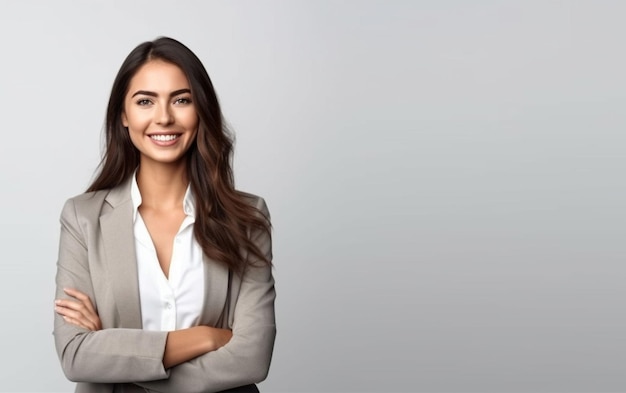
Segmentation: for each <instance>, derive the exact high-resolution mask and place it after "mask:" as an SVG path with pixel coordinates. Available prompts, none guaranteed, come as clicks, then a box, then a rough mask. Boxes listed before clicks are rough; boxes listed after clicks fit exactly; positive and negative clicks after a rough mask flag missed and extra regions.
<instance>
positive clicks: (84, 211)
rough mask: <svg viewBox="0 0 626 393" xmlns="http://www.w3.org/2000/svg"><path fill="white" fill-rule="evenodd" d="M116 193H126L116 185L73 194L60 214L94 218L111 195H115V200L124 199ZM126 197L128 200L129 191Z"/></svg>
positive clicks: (103, 207) (107, 202) (108, 202)
mask: <svg viewBox="0 0 626 393" xmlns="http://www.w3.org/2000/svg"><path fill="white" fill-rule="evenodd" d="M118 194H126V192H124V189H123V188H122V189H120V186H118V187H114V188H107V189H102V190H97V191H89V192H84V193H82V194H78V195H75V196H73V197H71V198H69V199H67V200H66V201H65V205H64V207H63V213H62V214H63V215H65V214H67V213H72V214H75V215H76V216H79V217H80V216H82V217H91V218H94V219H95V218H97V217H99V216H100V214H101V213H102V211H103V209H105V210H106V209H107V208H106V206H107V205H108V204H110V201H111V199H113V198H112V196H116V198H114V199H115V200H116V201H117V200H119V199H126V198H124V197H123V196H121V195H118ZM127 199H129V200H130V193H128V196H127Z"/></svg>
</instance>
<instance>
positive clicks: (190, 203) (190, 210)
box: [130, 171, 196, 222]
mask: <svg viewBox="0 0 626 393" xmlns="http://www.w3.org/2000/svg"><path fill="white" fill-rule="evenodd" d="M130 198H131V200H132V201H133V222H135V221H136V220H137V213H138V212H139V206H141V202H142V199H141V193H140V192H139V186H138V185H137V171H135V173H133V180H132V181H131V184H130ZM183 211H184V212H185V214H186V215H187V216H189V217H191V218H194V219H195V218H196V201H195V199H194V197H193V193H192V192H191V185H188V186H187V191H185V197H184V199H183Z"/></svg>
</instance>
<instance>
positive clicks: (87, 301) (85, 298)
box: [63, 288, 96, 314]
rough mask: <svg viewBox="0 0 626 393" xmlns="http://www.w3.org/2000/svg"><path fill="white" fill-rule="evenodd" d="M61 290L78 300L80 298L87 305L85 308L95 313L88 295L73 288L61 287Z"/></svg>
mask: <svg viewBox="0 0 626 393" xmlns="http://www.w3.org/2000/svg"><path fill="white" fill-rule="evenodd" d="M63 291H64V292H65V293H67V294H68V295H70V296H71V297H73V298H76V299H78V300H80V302H81V303H82V304H83V305H84V306H85V307H87V309H88V310H89V311H90V312H91V313H93V314H96V310H95V308H94V307H93V304H91V299H89V296H87V295H85V294H84V293H82V292H81V291H79V290H76V289H74V288H63Z"/></svg>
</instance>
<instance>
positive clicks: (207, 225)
mask: <svg viewBox="0 0 626 393" xmlns="http://www.w3.org/2000/svg"><path fill="white" fill-rule="evenodd" d="M106 143H107V146H106V152H105V156H104V158H103V160H102V164H101V168H100V172H99V174H98V176H97V177H96V180H95V181H94V182H93V184H92V185H91V186H90V187H89V189H88V190H87V192H86V193H85V194H82V195H79V196H76V197H74V198H71V199H70V200H68V201H67V203H66V204H65V207H64V209H63V212H62V214H61V241H60V247H59V260H58V269H57V276H56V283H57V291H56V298H57V300H56V301H55V311H56V317H55V326H54V334H55V343H56V348H57V352H58V354H59V358H60V360H61V365H62V367H63V370H64V372H65V374H66V376H67V377H68V378H69V379H70V380H72V381H76V382H78V384H77V387H76V391H77V392H146V391H159V392H215V391H230V392H258V390H257V388H256V386H255V385H254V384H255V383H257V382H260V381H262V380H263V379H265V377H266V376H267V373H268V370H269V365H270V360H271V357H272V351H273V345H274V337H275V333H276V328H275V318H274V299H275V291H274V280H273V277H272V271H271V258H272V253H271V239H270V222H269V213H268V210H267V207H266V205H265V202H264V201H263V199H262V198H260V197H257V196H254V195H251V194H247V193H243V192H241V191H238V190H235V188H234V181H233V176H232V170H231V165H230V160H231V155H232V140H231V137H230V135H229V133H228V132H227V130H226V128H225V127H224V126H223V124H222V114H221V111H220V107H219V103H218V101H217V97H216V94H215V91H214V89H213V86H212V84H211V80H210V78H209V76H208V74H207V73H206V70H205V69H204V67H203V66H202V63H201V62H200V60H199V59H198V58H197V57H196V56H195V55H194V54H193V53H192V52H191V51H190V50H189V49H188V48H187V47H185V46H184V45H183V44H181V43H180V42H178V41H175V40H173V39H170V38H159V39H157V40H155V41H152V42H146V43H143V44H141V45H139V46H138V47H137V48H135V49H134V50H133V51H132V52H131V53H130V54H129V56H128V57H127V58H126V60H125V61H124V63H123V64H122V67H121V69H120V71H119V73H118V75H117V78H116V79H115V82H114V83H113V88H112V92H111V98H110V100H109V106H108V110H107V125H106Z"/></svg>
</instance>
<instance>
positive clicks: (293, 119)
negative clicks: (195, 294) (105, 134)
mask: <svg viewBox="0 0 626 393" xmlns="http://www.w3.org/2000/svg"><path fill="white" fill-rule="evenodd" d="M624 15H626V2H622V1H591V0H589V1H488V0H482V1H434V0H433V1H382V0H381V1H356V0H345V1H340V0H338V1H278V0H273V1H219V2H218V1H178V2H172V1H128V2H126V1H110V0H107V1H43V0H42V1H5V2H2V3H0V37H1V38H0V43H1V44H2V45H1V48H2V62H1V65H0V69H1V70H2V72H1V73H0V111H1V117H0V118H1V124H2V132H3V135H4V137H3V141H2V143H0V160H1V161H0V163H1V167H2V171H1V177H0V183H1V184H2V194H1V195H2V200H1V201H2V205H3V206H4V212H3V214H2V220H1V222H2V225H1V229H0V230H1V232H0V234H1V238H2V250H3V262H2V264H1V265H0V272H1V277H2V286H1V287H0V288H1V289H0V290H1V291H2V292H1V296H2V298H3V299H4V301H3V305H2V324H1V327H0V329H1V330H0V353H2V359H1V360H0V362H1V363H2V367H0V381H1V383H0V391H3V392H5V391H6V392H68V391H71V389H72V386H73V385H72V384H71V383H69V382H67V381H66V380H65V378H64V376H63V373H62V371H61V368H60V366H59V363H58V360H57V357H56V353H55V351H54V344H53V337H52V319H53V311H52V307H53V303H52V301H53V294H54V275H55V269H56V267H55V263H56V256H57V245H58V236H59V222H58V218H59V214H60V211H61V207H62V205H63V202H64V201H65V200H66V199H67V198H69V197H71V196H73V195H76V194H78V193H81V192H83V191H84V189H85V188H86V187H87V185H88V184H89V181H90V179H91V178H92V175H93V173H94V171H95V169H96V166H97V164H98V161H99V158H100V152H101V140H102V126H103V120H104V111H105V106H106V102H107V100H108V94H109V92H110V88H111V85H112V82H113V79H114V76H115V74H116V72H117V70H118V68H119V66H120V65H121V63H122V61H123V59H124V57H125V56H126V55H127V54H128V52H130V50H131V49H132V48H134V47H135V46H136V45H137V44H139V43H140V42H143V41H146V40H151V39H154V38H156V37H157V36H160V35H167V36H172V37H174V38H176V39H178V40H180V41H182V42H183V43H185V44H186V45H187V46H189V47H190V48H191V49H192V50H193V51H195V52H196V53H197V54H198V56H199V57H200V58H201V60H202V61H203V62H204V64H205V66H206V67H207V69H208V71H209V74H210V75H211V77H212V79H213V82H214V84H215V87H216V89H217V92H218V95H219V97H220V100H221V103H222V105H223V110H224V115H225V117H226V119H227V120H228V122H229V124H230V125H231V126H232V129H233V130H234V131H235V133H236V137H237V145H236V155H235V160H234V167H235V173H236V180H237V186H238V188H240V189H242V190H246V191H248V192H252V193H255V194H259V195H262V196H264V197H265V198H266V200H267V202H268V205H269V207H270V210H271V212H272V217H273V224H274V256H275V261H274V262H275V270H274V272H275V276H276V280H277V291H278V299H277V303H276V307H277V318H278V321H277V322H278V336H277V341H276V348H275V352H274V358H273V362H272V367H271V371H270V375H269V378H268V379H267V380H266V381H265V382H264V383H262V384H261V386H260V387H261V390H262V391H263V392H266V393H272V392H276V393H278V392H393V391H397V392H514V391H518V392H521V391H524V392H557V391H558V392H601V391H604V392H609V391H611V392H614V391H625V390H626V372H625V370H626V333H625V332H626V313H625V312H624V310H625V307H624V306H625V299H626V266H625V265H624V262H625V261H626V250H625V248H626V243H625V234H626V233H625V225H624V223H625V219H626V210H625V208H624V203H625V200H626V183H625V181H624V172H625V169H626V156H625V148H626V136H625V132H624V130H625V128H626V110H625V103H626V76H625V75H626V50H624V38H625V37H626V24H625V23H624Z"/></svg>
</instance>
